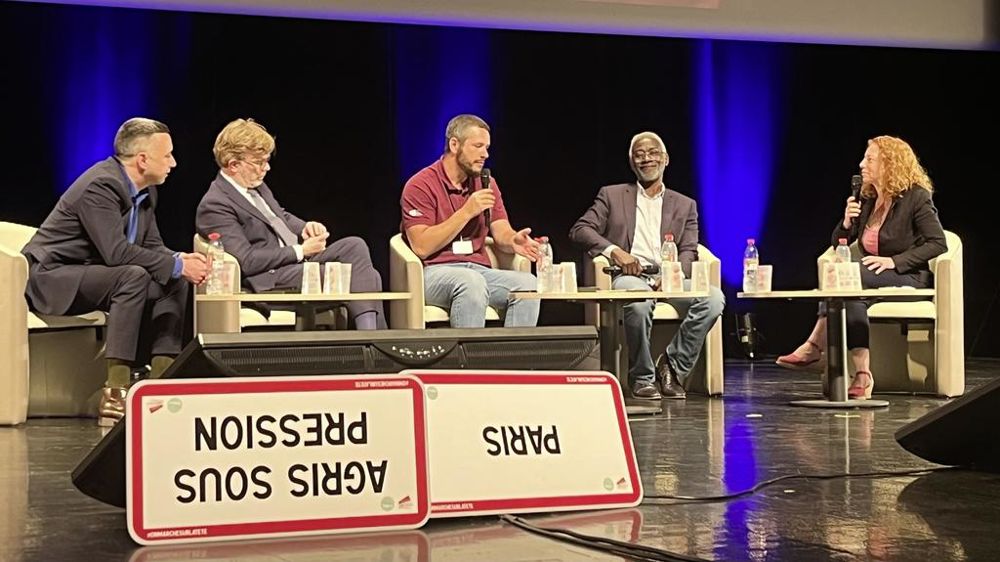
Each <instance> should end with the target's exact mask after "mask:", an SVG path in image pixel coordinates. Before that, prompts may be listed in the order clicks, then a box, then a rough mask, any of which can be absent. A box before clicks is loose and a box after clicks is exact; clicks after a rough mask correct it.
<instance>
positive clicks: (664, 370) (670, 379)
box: [656, 353, 687, 400]
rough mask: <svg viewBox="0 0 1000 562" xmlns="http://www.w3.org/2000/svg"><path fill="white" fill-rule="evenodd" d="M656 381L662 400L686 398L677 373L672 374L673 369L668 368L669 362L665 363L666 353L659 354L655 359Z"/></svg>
mask: <svg viewBox="0 0 1000 562" xmlns="http://www.w3.org/2000/svg"><path fill="white" fill-rule="evenodd" d="M656 379H657V382H659V383H660V394H661V395H663V397H664V398H673V399H676V400H683V399H684V398H687V392H685V391H684V387H683V386H681V383H680V379H678V377H677V373H675V372H674V368H673V367H671V366H670V361H667V354H666V353H661V354H660V356H659V357H657V358H656Z"/></svg>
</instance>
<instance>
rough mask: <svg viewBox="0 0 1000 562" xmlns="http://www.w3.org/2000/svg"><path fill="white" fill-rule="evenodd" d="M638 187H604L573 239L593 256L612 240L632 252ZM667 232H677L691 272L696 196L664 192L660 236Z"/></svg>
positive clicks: (694, 253)
mask: <svg viewBox="0 0 1000 562" xmlns="http://www.w3.org/2000/svg"><path fill="white" fill-rule="evenodd" d="M638 189H639V187H638V186H637V185H636V184H634V183H621V184H617V185H607V186H604V187H602V188H601V191H600V192H598V194H597V199H596V200H594V204H593V205H591V206H590V208H589V209H587V212H585V213H584V214H583V216H582V217H580V218H579V219H578V220H577V221H576V224H574V225H573V227H572V228H570V230H569V238H570V240H572V241H573V242H574V243H576V244H577V245H579V246H581V247H582V248H583V249H584V250H586V251H587V255H588V256H590V257H594V256H596V255H598V254H600V253H601V252H602V251H603V250H604V249H605V248H607V247H608V246H610V245H612V244H614V245H616V246H618V247H620V248H621V249H623V250H625V251H626V252H631V251H632V239H633V237H634V236H635V213H636V195H637V193H638ZM667 233H672V234H673V235H674V241H675V242H677V249H678V254H679V255H678V257H679V259H680V262H681V266H682V267H683V268H684V274H685V275H688V276H690V275H691V262H693V261H697V259H698V206H697V204H695V202H694V199H691V198H690V197H687V196H685V195H681V194H680V193H677V192H676V191H674V190H672V189H665V190H664V192H663V216H662V217H661V219H660V240H663V237H664V236H665V235H666V234H667Z"/></svg>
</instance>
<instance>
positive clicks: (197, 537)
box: [125, 376, 429, 544]
mask: <svg viewBox="0 0 1000 562" xmlns="http://www.w3.org/2000/svg"><path fill="white" fill-rule="evenodd" d="M127 411H128V416H127V417H126V419H125V423H127V424H128V425H127V426H126V471H127V478H126V481H127V484H126V493H127V495H126V502H127V503H126V508H127V520H128V529H129V533H130V534H131V535H132V538H133V539H135V540H136V541H137V542H139V543H142V544H160V543H167V542H182V541H186V542H190V541H208V540H221V539H233V538H263V537H286V536H298V535H314V534H325V533H336V532H358V531H364V530H372V529H412V528H416V527H419V526H420V525H422V524H423V523H424V521H425V520H426V519H427V516H428V501H429V500H428V496H427V452H426V435H425V433H424V431H425V420H424V418H425V414H424V394H423V389H422V387H421V385H420V382H419V381H417V380H415V379H413V378H409V377H391V376H358V377H342V376H340V377H261V378H230V379H205V380H193V379H187V380H149V381H143V382H141V383H139V384H137V385H136V386H134V387H133V388H132V390H131V391H130V392H129V394H128V405H127Z"/></svg>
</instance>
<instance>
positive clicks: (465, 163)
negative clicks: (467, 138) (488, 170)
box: [455, 154, 479, 178]
mask: <svg viewBox="0 0 1000 562" xmlns="http://www.w3.org/2000/svg"><path fill="white" fill-rule="evenodd" d="M455 161H456V163H458V168H459V169H460V170H462V173H464V174H465V175H466V176H468V177H470V178H471V177H472V176H477V175H479V172H477V171H476V170H475V169H474V168H473V164H472V162H471V161H470V160H467V159H466V158H465V157H464V156H462V155H461V154H459V155H458V158H456V159H455Z"/></svg>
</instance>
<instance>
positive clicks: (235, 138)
mask: <svg viewBox="0 0 1000 562" xmlns="http://www.w3.org/2000/svg"><path fill="white" fill-rule="evenodd" d="M274 147H275V142H274V137H273V136H271V134H270V133H268V132H267V129H265V128H264V126H263V125H261V124H260V123H257V122H256V121H254V120H253V119H237V120H235V121H231V122H230V123H229V124H228V125H226V126H225V127H223V128H222V131H221V132H220V133H219V136H217V137H215V146H213V147H212V153H213V154H215V162H216V163H217V164H218V165H219V167H220V168H225V167H226V166H227V165H228V164H229V163H230V162H232V161H233V160H240V159H241V158H242V157H243V156H245V155H248V154H249V155H254V156H259V157H260V156H267V155H269V154H271V153H272V152H274Z"/></svg>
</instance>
